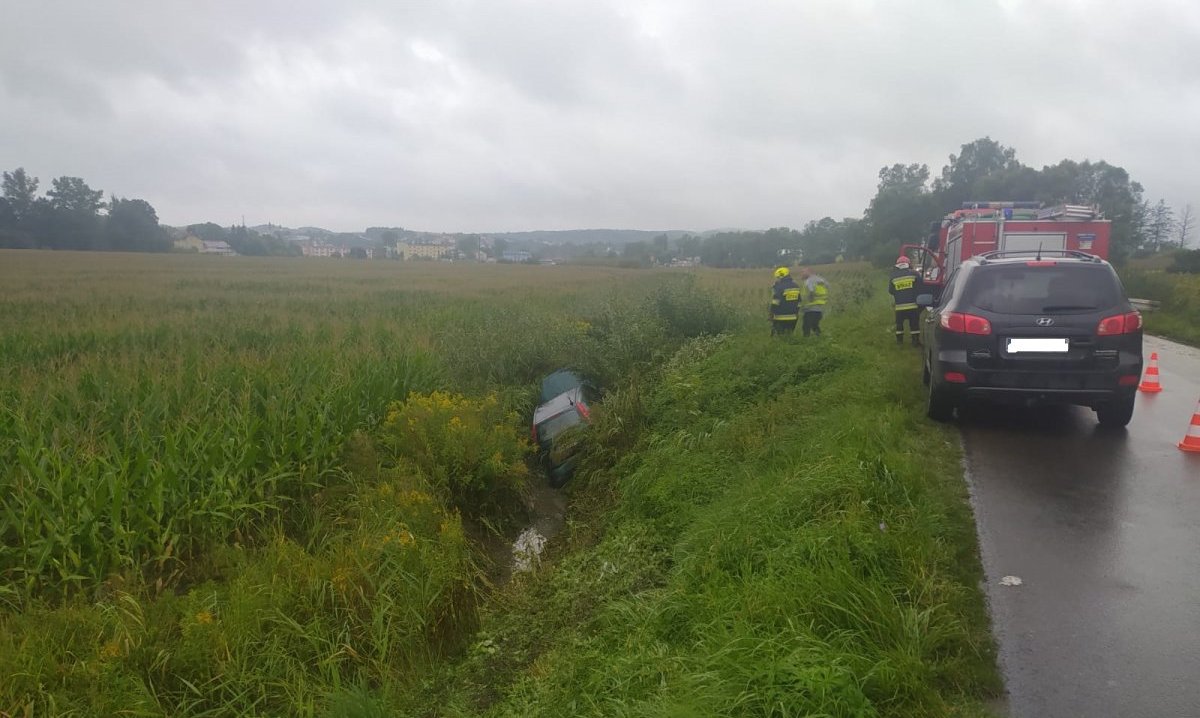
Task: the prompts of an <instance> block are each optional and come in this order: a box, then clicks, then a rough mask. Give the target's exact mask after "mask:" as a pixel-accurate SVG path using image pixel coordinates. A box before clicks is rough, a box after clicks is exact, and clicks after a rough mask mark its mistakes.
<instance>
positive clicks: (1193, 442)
mask: <svg viewBox="0 0 1200 718" xmlns="http://www.w3.org/2000/svg"><path fill="white" fill-rule="evenodd" d="M1179 448H1181V449H1183V450H1184V451H1193V452H1196V453H1200V403H1198V404H1196V411H1194V412H1193V413H1192V423H1191V424H1188V430H1187V434H1185V435H1184V437H1183V441H1181V442H1179Z"/></svg>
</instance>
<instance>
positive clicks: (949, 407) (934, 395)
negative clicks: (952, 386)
mask: <svg viewBox="0 0 1200 718" xmlns="http://www.w3.org/2000/svg"><path fill="white" fill-rule="evenodd" d="M925 372H926V373H928V374H930V378H929V382H928V383H929V393H928V395H927V400H926V403H925V416H928V417H929V418H930V419H933V420H934V421H950V420H951V419H953V418H954V399H952V398H951V397H950V395H949V394H948V393H947V392H946V390H945V388H943V387H940V386H938V383H937V382H936V381H934V380H933V376H932V373H931V372H930V371H929V367H928V366H926V367H925Z"/></svg>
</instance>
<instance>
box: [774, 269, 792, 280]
mask: <svg viewBox="0 0 1200 718" xmlns="http://www.w3.org/2000/svg"><path fill="white" fill-rule="evenodd" d="M791 273H792V272H791V270H790V269H788V268H787V267H780V268H779V269H776V270H775V278H776V279H783V278H784V277H786V276H787V275H789V274H791Z"/></svg>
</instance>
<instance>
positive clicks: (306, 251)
mask: <svg viewBox="0 0 1200 718" xmlns="http://www.w3.org/2000/svg"><path fill="white" fill-rule="evenodd" d="M300 252H301V254H303V255H304V256H305V257H340V256H342V251H341V249H339V248H338V247H335V246H333V245H332V244H329V243H328V242H321V241H319V240H315V241H314V240H309V241H307V242H302V243H301V244H300Z"/></svg>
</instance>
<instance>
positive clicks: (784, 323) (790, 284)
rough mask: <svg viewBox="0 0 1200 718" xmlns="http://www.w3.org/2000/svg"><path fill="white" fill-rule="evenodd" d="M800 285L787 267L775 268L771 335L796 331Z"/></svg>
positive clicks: (798, 316)
mask: <svg viewBox="0 0 1200 718" xmlns="http://www.w3.org/2000/svg"><path fill="white" fill-rule="evenodd" d="M799 312H800V286H799V285H798V284H796V280H794V279H792V272H791V270H789V269H788V268H787V267H780V268H778V269H776V270H775V286H773V287H772V288H771V309H770V316H771V336H775V335H776V334H780V335H784V334H791V333H792V332H794V331H796V321H797V320H798V319H799V318H800V314H799Z"/></svg>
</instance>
